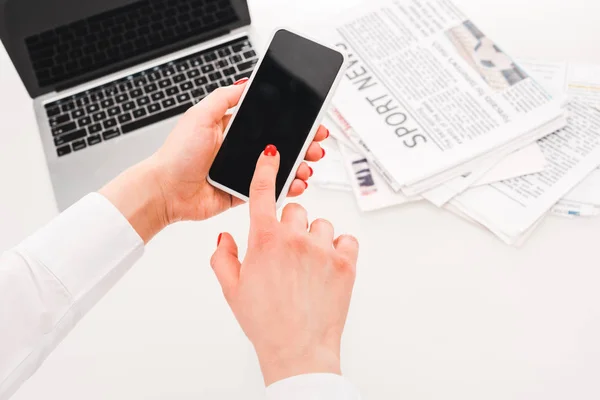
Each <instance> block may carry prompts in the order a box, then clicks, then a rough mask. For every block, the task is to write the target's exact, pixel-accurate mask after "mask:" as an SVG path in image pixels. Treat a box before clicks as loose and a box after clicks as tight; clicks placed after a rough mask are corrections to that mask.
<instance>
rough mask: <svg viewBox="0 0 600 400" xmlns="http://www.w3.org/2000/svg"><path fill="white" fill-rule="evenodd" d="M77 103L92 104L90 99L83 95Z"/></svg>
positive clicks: (81, 105)
mask: <svg viewBox="0 0 600 400" xmlns="http://www.w3.org/2000/svg"><path fill="white" fill-rule="evenodd" d="M75 103H76V104H77V106H79V107H83V106H87V105H88V104H90V99H89V98H88V97H87V96H86V97H82V98H81V99H78V100H77V101H76V102H75Z"/></svg>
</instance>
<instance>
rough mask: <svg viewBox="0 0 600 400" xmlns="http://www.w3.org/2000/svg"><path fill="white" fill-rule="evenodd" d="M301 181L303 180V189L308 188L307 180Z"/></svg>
mask: <svg viewBox="0 0 600 400" xmlns="http://www.w3.org/2000/svg"><path fill="white" fill-rule="evenodd" d="M302 182H304V189H308V182H306V181H302Z"/></svg>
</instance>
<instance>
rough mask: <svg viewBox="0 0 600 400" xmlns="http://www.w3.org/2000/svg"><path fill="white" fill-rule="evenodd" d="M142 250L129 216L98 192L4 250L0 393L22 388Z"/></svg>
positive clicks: (0, 260) (0, 398)
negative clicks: (25, 238) (15, 245)
mask: <svg viewBox="0 0 600 400" xmlns="http://www.w3.org/2000/svg"><path fill="white" fill-rule="evenodd" d="M143 252H144V243H143V241H142V239H141V238H140V237H139V235H138V234H137V232H136V231H135V230H134V229H133V227H132V226H131V225H130V224H129V222H128V221H127V220H126V219H125V217H124V216H123V215H122V214H121V213H120V212H119V211H118V210H117V209H116V208H115V207H114V206H113V205H112V203H110V202H109V201H108V200H106V199H105V198H104V197H103V196H101V195H100V194H97V193H93V194H90V195H88V196H86V197H84V198H83V199H82V200H80V201H79V202H78V203H76V204H75V205H73V206H72V207H71V208H69V209H68V210H66V211H65V212H63V213H62V214H61V215H60V216H58V217H57V218H55V219H54V220H53V221H51V222H50V223H49V224H48V225H47V226H45V227H44V228H42V229H41V230H39V231H38V232H37V233H35V234H34V235H33V236H31V237H30V238H28V239H27V240H25V241H24V242H23V243H21V244H20V245H19V246H17V247H16V248H15V249H14V250H11V251H8V252H6V253H4V254H3V255H2V256H0V400H6V399H8V398H9V397H10V396H11V395H12V394H14V392H16V391H17V389H18V388H19V387H20V386H21V384H23V382H25V381H26V380H27V379H28V378H29V377H30V376H31V375H32V374H33V373H34V372H35V371H36V370H37V369H38V367H39V366H40V365H41V364H42V362H43V361H44V360H45V359H46V357H47V356H48V355H49V354H50V352H51V351H52V350H54V348H55V347H56V346H57V345H58V343H59V342H60V341H61V340H62V339H63V338H64V337H65V336H66V334H67V333H69V331H71V329H73V327H74V326H75V324H76V323H77V322H78V321H79V320H80V319H81V317H82V316H83V315H84V314H85V313H86V312H87V311H89V310H90V308H91V307H92V306H94V304H96V302H97V301H98V300H99V299H100V298H101V297H102V296H103V295H104V294H105V293H106V292H107V291H108V290H109V289H110V288H111V287H112V286H113V285H114V284H115V283H116V282H117V281H118V280H119V278H120V277H121V276H123V274H124V273H125V272H127V271H128V270H129V269H130V267H131V266H132V265H133V264H134V263H135V261H137V260H138V259H139V258H140V257H141V255H142V254H143Z"/></svg>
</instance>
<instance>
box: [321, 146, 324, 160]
mask: <svg viewBox="0 0 600 400" xmlns="http://www.w3.org/2000/svg"><path fill="white" fill-rule="evenodd" d="M321 151H322V152H323V155H322V156H321V158H323V157H325V149H324V148H322V147H321Z"/></svg>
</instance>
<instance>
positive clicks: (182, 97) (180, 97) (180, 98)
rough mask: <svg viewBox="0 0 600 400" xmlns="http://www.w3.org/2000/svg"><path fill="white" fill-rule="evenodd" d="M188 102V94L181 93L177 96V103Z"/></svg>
mask: <svg viewBox="0 0 600 400" xmlns="http://www.w3.org/2000/svg"><path fill="white" fill-rule="evenodd" d="M189 100H190V94H189V93H182V94H180V95H178V96H177V101H178V102H180V103H184V102H186V101H189Z"/></svg>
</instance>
